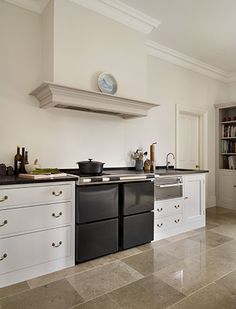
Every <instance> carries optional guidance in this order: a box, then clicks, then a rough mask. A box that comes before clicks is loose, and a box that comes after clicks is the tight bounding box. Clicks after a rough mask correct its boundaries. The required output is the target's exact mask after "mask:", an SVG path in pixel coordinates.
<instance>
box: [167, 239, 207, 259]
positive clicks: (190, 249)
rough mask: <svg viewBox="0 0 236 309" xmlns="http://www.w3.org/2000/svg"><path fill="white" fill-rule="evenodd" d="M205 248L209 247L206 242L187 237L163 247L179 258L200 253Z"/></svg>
mask: <svg viewBox="0 0 236 309" xmlns="http://www.w3.org/2000/svg"><path fill="white" fill-rule="evenodd" d="M207 249H209V247H208V246H207V245H206V244H204V243H201V241H199V242H197V241H193V240H191V239H189V238H185V239H182V240H179V241H176V242H174V243H171V244H169V245H167V246H165V247H163V251H165V252H167V253H169V254H171V255H174V256H176V257H178V258H180V259H185V258H188V257H190V256H194V255H200V254H201V253H202V252H203V251H205V250H207Z"/></svg>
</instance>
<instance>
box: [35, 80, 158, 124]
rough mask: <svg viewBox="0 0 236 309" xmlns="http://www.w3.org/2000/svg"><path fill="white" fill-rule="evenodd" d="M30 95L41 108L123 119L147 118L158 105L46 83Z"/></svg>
mask: <svg viewBox="0 0 236 309" xmlns="http://www.w3.org/2000/svg"><path fill="white" fill-rule="evenodd" d="M30 95H32V96H34V97H36V98H37V100H38V101H39V102H40V107H41V108H50V107H56V108H64V109H71V110H79V111H87V112H94V113H102V114H110V115H117V116H120V117H122V118H136V117H145V116H147V114H148V110H150V109H151V108H153V107H157V106H159V105H158V104H156V103H151V102H145V101H140V100H136V99H130V98H124V97H119V96H116V95H109V94H104V93H100V92H96V91H89V90H84V89H79V88H73V87H68V86H65V85H59V84H55V83H52V82H44V83H43V84H42V85H41V86H39V87H38V88H36V89H35V90H34V91H32V92H31V93H30Z"/></svg>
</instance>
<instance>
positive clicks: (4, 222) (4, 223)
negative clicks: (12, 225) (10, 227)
mask: <svg viewBox="0 0 236 309" xmlns="http://www.w3.org/2000/svg"><path fill="white" fill-rule="evenodd" d="M7 223H8V221H7V220H4V221H3V223H2V224H0V227H2V226H4V225H6V224H7Z"/></svg>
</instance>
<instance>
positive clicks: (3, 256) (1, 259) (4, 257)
mask: <svg viewBox="0 0 236 309" xmlns="http://www.w3.org/2000/svg"><path fill="white" fill-rule="evenodd" d="M6 258H7V254H6V253H4V254H3V255H2V257H1V258H0V261H3V260H5V259H6Z"/></svg>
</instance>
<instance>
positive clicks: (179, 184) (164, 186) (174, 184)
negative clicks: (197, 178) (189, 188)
mask: <svg viewBox="0 0 236 309" xmlns="http://www.w3.org/2000/svg"><path fill="white" fill-rule="evenodd" d="M182 185H183V184H182V183H173V184H170V185H156V187H158V188H170V187H179V186H182Z"/></svg>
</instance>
